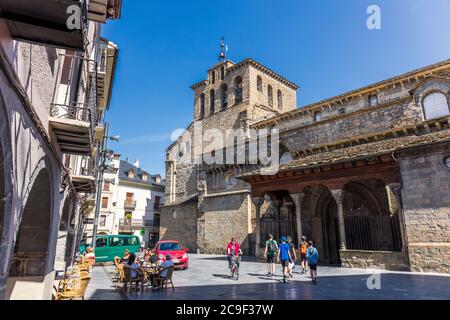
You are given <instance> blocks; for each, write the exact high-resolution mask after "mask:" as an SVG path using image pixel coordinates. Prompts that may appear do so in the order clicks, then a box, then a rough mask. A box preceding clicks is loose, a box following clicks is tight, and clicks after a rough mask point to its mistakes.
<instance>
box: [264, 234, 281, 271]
mask: <svg viewBox="0 0 450 320" xmlns="http://www.w3.org/2000/svg"><path fill="white" fill-rule="evenodd" d="M277 252H278V243H277V242H276V240H274V239H273V235H271V234H269V239H268V240H267V241H266V249H265V250H264V255H265V256H266V258H267V276H268V277H270V276H274V275H275V255H276V253H277Z"/></svg>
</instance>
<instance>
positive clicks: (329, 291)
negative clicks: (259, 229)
mask: <svg viewBox="0 0 450 320" xmlns="http://www.w3.org/2000/svg"><path fill="white" fill-rule="evenodd" d="M189 259H190V261H189V262H190V266H189V269H188V270H180V271H175V272H174V275H173V281H174V284H175V292H172V289H170V290H164V291H152V290H145V291H144V292H135V291H133V292H132V293H131V294H129V293H124V292H123V291H122V290H119V289H115V286H116V284H115V283H113V282H112V279H111V272H112V271H113V269H114V268H113V267H112V266H96V267H95V268H94V271H93V274H92V280H91V283H90V285H89V288H88V290H87V292H86V299H93V300H98V299H101V300H103V299H112V300H117V299H131V300H134V299H137V300H142V299H143V300H161V299H177V300H221V299H225V300H228V299H244V300H270V299H289V300H298V299H302V300H303V299H350V300H360V299H364V300H366V299H369V300H373V299H375V300H376V299H389V300H399V299H400V300H402V299H450V277H449V276H448V275H444V276H440V275H425V274H418V273H407V272H388V271H380V272H377V275H378V274H379V278H378V279H379V280H380V281H379V284H380V285H381V288H380V289H373V290H370V289H369V288H368V286H367V282H368V278H369V277H370V276H372V275H373V273H372V272H373V271H372V270H364V269H344V268H338V267H320V266H319V269H318V276H319V279H318V284H317V285H316V286H314V285H312V283H311V280H310V278H309V276H308V275H301V274H300V273H299V270H298V269H295V270H294V279H292V280H290V281H289V282H288V283H286V284H285V283H282V281H281V280H282V276H281V266H280V265H277V270H276V272H277V276H275V277H273V278H270V277H267V276H266V275H265V274H266V273H267V270H266V265H265V263H261V262H256V261H248V259H247V260H246V258H245V257H244V258H243V261H242V263H241V270H240V276H239V280H238V281H236V280H233V279H230V275H229V272H228V263H227V261H226V258H225V257H223V256H215V255H194V254H192V255H190V256H189ZM372 278H373V277H372ZM372 280H373V279H372ZM370 283H372V287H373V286H374V285H375V284H377V283H375V282H374V281H371V282H370Z"/></svg>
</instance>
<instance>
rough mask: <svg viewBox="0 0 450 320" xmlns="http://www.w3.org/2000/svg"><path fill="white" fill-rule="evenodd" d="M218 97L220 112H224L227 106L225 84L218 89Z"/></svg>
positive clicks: (226, 88)
mask: <svg viewBox="0 0 450 320" xmlns="http://www.w3.org/2000/svg"><path fill="white" fill-rule="evenodd" d="M220 96H221V97H220V100H221V105H222V110H225V109H226V108H227V106H228V86H227V85H226V84H223V85H222V87H221V88H220Z"/></svg>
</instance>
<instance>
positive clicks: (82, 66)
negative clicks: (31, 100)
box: [49, 54, 100, 156]
mask: <svg viewBox="0 0 450 320" xmlns="http://www.w3.org/2000/svg"><path fill="white" fill-rule="evenodd" d="M92 64H93V65H96V63H95V62H93V61H91V60H88V59H83V58H81V57H79V56H78V55H69V54H60V55H59V57H58V68H57V76H56V80H55V86H54V92H53V99H52V101H53V102H52V103H51V106H50V119H49V123H50V128H51V130H52V131H53V133H54V135H55V137H56V142H57V143H58V145H59V147H60V149H61V152H63V153H65V154H74V155H83V156H88V155H92V151H93V147H94V141H95V137H96V131H97V127H98V126H99V125H100V123H99V114H98V112H97V106H98V97H97V79H96V77H92V76H89V75H88V70H89V68H90V65H92ZM97 136H99V134H97Z"/></svg>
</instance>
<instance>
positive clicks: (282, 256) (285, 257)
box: [277, 237, 291, 283]
mask: <svg viewBox="0 0 450 320" xmlns="http://www.w3.org/2000/svg"><path fill="white" fill-rule="evenodd" d="M280 241H281V244H280V246H279V248H278V255H277V261H280V262H281V266H282V267H283V282H284V283H286V282H287V278H286V276H287V272H288V266H289V261H290V260H291V254H290V251H291V247H290V246H289V244H288V243H287V240H286V238H285V237H281V239H280Z"/></svg>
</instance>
